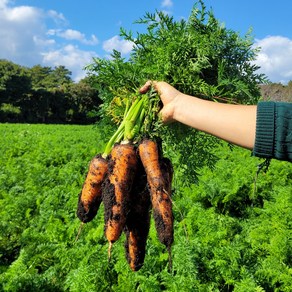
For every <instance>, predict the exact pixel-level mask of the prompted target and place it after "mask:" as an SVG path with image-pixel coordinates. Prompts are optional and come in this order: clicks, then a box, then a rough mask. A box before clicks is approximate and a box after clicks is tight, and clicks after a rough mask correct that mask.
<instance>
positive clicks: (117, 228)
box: [103, 144, 138, 251]
mask: <svg viewBox="0 0 292 292" xmlns="http://www.w3.org/2000/svg"><path fill="white" fill-rule="evenodd" d="M110 156H111V157H110V165H109V175H108V180H107V182H106V184H105V187H104V194H103V202H104V207H105V236H106V238H107V240H108V241H109V243H110V248H111V245H112V243H114V242H115V241H117V240H118V239H119V237H120V235H121V233H122V231H123V228H124V227H125V223H126V216H127V213H128V204H129V195H130V191H131V187H132V183H133V179H134V174H135V171H136V167H137V161H138V160H137V155H136V149H135V148H134V146H133V145H132V144H116V145H115V146H114V147H113V149H112V151H111V155H110ZM109 251H110V250H109Z"/></svg>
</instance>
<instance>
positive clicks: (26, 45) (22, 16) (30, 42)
mask: <svg viewBox="0 0 292 292" xmlns="http://www.w3.org/2000/svg"><path fill="white" fill-rule="evenodd" d="M10 2H11V3H13V4H14V2H12V1H9V0H0V40H1V45H0V58H1V59H7V60H10V61H12V62H14V63H16V64H19V65H23V66H28V67H30V66H34V65H36V64H41V65H45V66H50V67H54V66H59V65H63V66H65V67H66V68H67V69H68V70H70V71H71V72H72V79H73V80H75V81H79V80H80V79H81V78H83V77H84V76H85V71H83V67H84V66H85V65H87V64H89V63H91V62H92V57H96V56H97V54H96V53H95V52H93V51H89V50H86V49H84V50H83V49H80V48H79V47H78V46H73V45H72V44H70V43H72V41H78V42H79V43H80V45H81V44H82V45H96V44H97V43H98V40H97V38H96V36H95V35H92V36H91V37H90V38H87V37H86V36H85V35H84V34H83V33H81V32H79V31H77V30H74V29H67V30H64V29H63V27H64V26H66V25H67V21H66V19H65V17H64V15H63V14H62V13H58V12H56V11H54V10H50V11H44V10H41V9H38V8H35V7H31V6H16V7H12V5H10ZM49 20H52V21H51V22H49V23H50V24H48V21H49ZM48 25H50V26H51V27H52V28H50V29H48V27H47V26H48ZM56 37H61V38H62V40H63V42H62V43H60V42H59V43H58V40H57V38H56Z"/></svg>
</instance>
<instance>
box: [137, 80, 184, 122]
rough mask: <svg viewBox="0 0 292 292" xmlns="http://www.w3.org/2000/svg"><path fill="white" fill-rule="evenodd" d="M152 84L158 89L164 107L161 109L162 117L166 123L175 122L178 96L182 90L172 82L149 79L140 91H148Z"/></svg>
mask: <svg viewBox="0 0 292 292" xmlns="http://www.w3.org/2000/svg"><path fill="white" fill-rule="evenodd" d="M151 86H153V88H154V90H155V91H157V93H158V95H159V97H160V99H161V101H162V103H163V108H162V109H161V111H160V113H159V114H160V115H161V119H162V121H163V122H164V123H170V122H173V121H174V120H175V119H174V110H175V103H176V100H177V97H178V96H179V94H181V93H180V91H178V90H177V89H175V88H174V87H173V86H171V85H170V84H168V83H166V82H164V81H150V80H149V81H147V82H146V83H145V84H144V85H143V86H142V87H141V88H140V90H139V91H140V93H142V94H144V93H146V92H147V91H148V90H149V89H150V88H151Z"/></svg>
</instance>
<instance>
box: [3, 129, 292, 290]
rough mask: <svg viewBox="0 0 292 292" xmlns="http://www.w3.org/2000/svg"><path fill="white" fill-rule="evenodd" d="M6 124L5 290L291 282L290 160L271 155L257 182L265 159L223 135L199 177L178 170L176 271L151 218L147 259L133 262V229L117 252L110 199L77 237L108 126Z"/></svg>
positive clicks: (276, 285) (243, 286)
mask: <svg viewBox="0 0 292 292" xmlns="http://www.w3.org/2000/svg"><path fill="white" fill-rule="evenodd" d="M0 133H1V140H0V218H1V220H0V230H1V233H0V284H1V286H0V290H1V291H147V292H148V291H242V292H243V291H244V292H246V291H291V290H292V232H291V230H292V212H291V210H292V195H291V194H292V184H291V181H292V164H291V163H287V162H281V161H274V160H273V161H271V164H270V166H269V168H268V170H267V172H264V171H261V172H259V174H258V176H257V179H256V184H255V177H256V173H257V169H258V165H259V164H260V163H261V162H263V160H259V159H257V158H254V157H251V152H250V151H247V150H243V149H240V148H237V147H229V145H227V144H223V145H218V147H216V149H213V150H212V151H213V152H214V154H216V155H217V156H218V157H219V158H220V159H219V160H218V162H217V163H216V165H215V168H214V169H213V170H211V169H209V168H207V167H204V168H202V169H200V173H199V181H198V182H196V183H195V182H194V184H192V185H190V186H185V185H184V184H183V182H181V181H177V180H176V179H175V180H174V186H173V189H174V194H173V202H174V215H175V241H174V245H173V249H172V261H173V269H172V271H171V272H169V271H168V254H167V252H166V251H165V250H164V248H163V246H162V245H161V244H160V243H159V241H158V239H157V236H156V232H155V230H154V226H153V225H154V224H153V222H152V225H151V230H150V236H149V239H148V243H147V253H146V258H145V264H144V266H143V268H142V269H141V270H140V271H139V272H132V271H131V270H130V268H129V267H128V264H127V262H126V259H125V252H124V241H125V237H124V235H123V236H122V238H121V239H120V240H119V241H118V242H117V243H115V245H114V247H113V252H112V258H111V261H110V262H108V258H107V249H108V244H107V241H106V239H105V237H104V235H103V227H104V225H103V206H101V208H100V210H99V212H98V215H97V217H96V218H95V219H94V220H93V221H92V222H90V223H88V224H86V225H84V226H83V228H82V230H81V233H80V235H79V237H78V240H76V236H77V234H78V230H79V227H80V221H79V220H78V218H77V217H76V207H77V201H78V194H79V192H80V190H81V187H82V184H83V181H84V178H85V174H86V172H87V167H88V163H89V161H90V159H91V158H92V157H93V156H94V155H95V154H97V153H99V152H101V151H102V150H103V148H104V146H105V142H106V141H104V140H103V138H104V130H103V129H101V128H99V127H98V126H75V125H37V124H0ZM169 158H170V159H172V157H169ZM197 159H198V160H199V159H200V157H198V158H197ZM175 171H176V170H175ZM178 171H179V170H178Z"/></svg>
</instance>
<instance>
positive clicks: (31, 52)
mask: <svg viewBox="0 0 292 292" xmlns="http://www.w3.org/2000/svg"><path fill="white" fill-rule="evenodd" d="M7 4H8V1H3V0H1V2H0V39H1V46H0V57H1V58H5V59H8V60H12V61H14V62H17V63H19V64H22V65H24V64H23V63H24V62H23V60H26V61H27V62H28V63H33V62H36V61H37V59H38V49H37V48H36V46H35V42H34V38H35V37H37V38H38V37H40V36H41V35H42V34H43V33H44V32H45V26H44V23H43V21H42V17H43V14H42V11H41V10H39V9H37V8H34V7H29V6H18V7H15V8H10V7H8V6H7Z"/></svg>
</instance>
